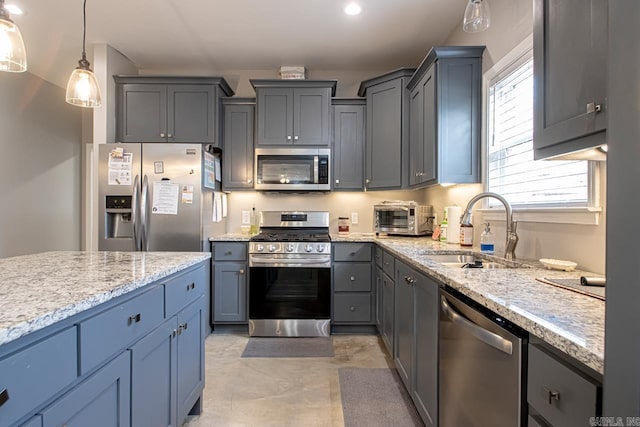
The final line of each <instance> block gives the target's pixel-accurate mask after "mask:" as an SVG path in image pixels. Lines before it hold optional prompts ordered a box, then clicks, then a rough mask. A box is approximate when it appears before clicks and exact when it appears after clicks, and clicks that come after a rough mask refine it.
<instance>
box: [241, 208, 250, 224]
mask: <svg viewBox="0 0 640 427" xmlns="http://www.w3.org/2000/svg"><path fill="white" fill-rule="evenodd" d="M242 225H251V211H242Z"/></svg>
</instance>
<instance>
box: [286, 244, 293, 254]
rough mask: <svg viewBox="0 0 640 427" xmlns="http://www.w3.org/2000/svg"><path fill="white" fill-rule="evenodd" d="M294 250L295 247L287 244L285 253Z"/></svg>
mask: <svg viewBox="0 0 640 427" xmlns="http://www.w3.org/2000/svg"><path fill="white" fill-rule="evenodd" d="M294 248H295V246H294V245H293V243H289V244H288V245H287V252H293V249H294Z"/></svg>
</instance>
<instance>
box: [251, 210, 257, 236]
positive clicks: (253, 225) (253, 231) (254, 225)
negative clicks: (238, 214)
mask: <svg viewBox="0 0 640 427" xmlns="http://www.w3.org/2000/svg"><path fill="white" fill-rule="evenodd" d="M249 234H251V235H252V236H253V235H255V234H258V213H257V212H256V207H255V205H254V206H253V209H252V210H251V225H250V226H249Z"/></svg>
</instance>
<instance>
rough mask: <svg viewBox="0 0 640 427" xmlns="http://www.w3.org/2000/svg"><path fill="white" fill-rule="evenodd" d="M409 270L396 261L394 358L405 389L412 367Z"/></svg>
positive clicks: (412, 337)
mask: <svg viewBox="0 0 640 427" xmlns="http://www.w3.org/2000/svg"><path fill="white" fill-rule="evenodd" d="M410 276H411V270H410V269H409V268H408V267H406V266H405V265H404V264H402V263H400V262H396V278H395V282H396V292H395V322H394V326H395V334H394V341H395V346H396V347H395V358H394V362H395V365H396V368H397V369H398V374H399V375H400V378H401V379H402V382H403V383H404V385H405V387H406V388H407V390H411V387H412V384H411V379H412V367H413V351H414V350H413V349H414V345H413V340H414V335H415V329H414V325H415V319H414V311H415V309H414V294H413V284H412V283H411V282H410V281H409V280H408V279H407V278H408V277H410Z"/></svg>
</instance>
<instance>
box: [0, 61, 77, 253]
mask: <svg viewBox="0 0 640 427" xmlns="http://www.w3.org/2000/svg"><path fill="white" fill-rule="evenodd" d="M0 90H1V91H2V96H1V97H0V129H2V136H1V137H0V147H1V150H2V155H1V157H0V159H1V160H0V162H1V163H0V165H1V166H0V197H2V205H1V206H2V207H1V208H0V257H9V256H15V255H23V254H29V253H36V252H43V251H49V250H78V249H80V232H81V223H80V216H81V204H80V200H81V185H80V176H81V174H80V170H81V137H82V134H81V132H82V131H81V128H82V123H81V115H82V111H81V109H80V108H78V107H73V106H71V105H69V104H67V103H66V102H65V100H64V97H65V90H64V89H62V88H60V87H58V86H55V85H53V84H51V83H48V82H46V81H44V80H42V79H40V78H39V77H35V76H34V75H32V74H29V73H20V74H12V73H0Z"/></svg>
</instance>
